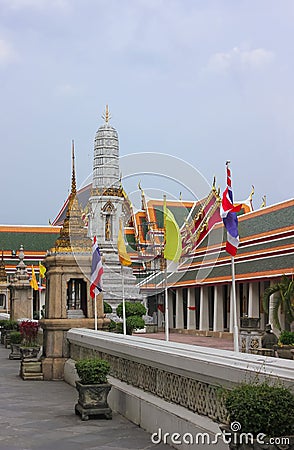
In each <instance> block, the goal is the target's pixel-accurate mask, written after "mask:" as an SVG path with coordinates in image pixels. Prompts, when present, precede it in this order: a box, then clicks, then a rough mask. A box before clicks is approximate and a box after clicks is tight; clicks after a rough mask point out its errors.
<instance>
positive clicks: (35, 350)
mask: <svg viewBox="0 0 294 450" xmlns="http://www.w3.org/2000/svg"><path fill="white" fill-rule="evenodd" d="M40 348H41V346H40V345H38V346H35V347H24V346H20V348H19V349H20V354H21V359H36V358H37V357H38V354H39V351H40Z"/></svg>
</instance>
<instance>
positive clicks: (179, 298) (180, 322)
mask: <svg viewBox="0 0 294 450" xmlns="http://www.w3.org/2000/svg"><path fill="white" fill-rule="evenodd" d="M176 328H177V329H183V328H184V310H183V291H182V289H177V290H176Z"/></svg>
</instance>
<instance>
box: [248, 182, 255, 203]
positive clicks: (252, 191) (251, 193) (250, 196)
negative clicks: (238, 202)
mask: <svg viewBox="0 0 294 450" xmlns="http://www.w3.org/2000/svg"><path fill="white" fill-rule="evenodd" d="M254 192H255V191H254V186H253V185H252V189H251V192H250V195H249V200H250V201H251V200H252V197H253V195H254Z"/></svg>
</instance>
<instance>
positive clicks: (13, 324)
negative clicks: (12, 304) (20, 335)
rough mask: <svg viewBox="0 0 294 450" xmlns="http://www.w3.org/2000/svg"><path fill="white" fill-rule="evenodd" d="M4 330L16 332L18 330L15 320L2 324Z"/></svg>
mask: <svg viewBox="0 0 294 450" xmlns="http://www.w3.org/2000/svg"><path fill="white" fill-rule="evenodd" d="M4 329H5V330H16V331H18V329H19V326H18V322H17V321H16V320H7V321H6V323H5V324H4Z"/></svg>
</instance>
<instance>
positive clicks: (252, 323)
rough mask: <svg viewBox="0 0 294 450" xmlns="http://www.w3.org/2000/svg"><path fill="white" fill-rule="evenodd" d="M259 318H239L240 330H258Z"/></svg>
mask: <svg viewBox="0 0 294 450" xmlns="http://www.w3.org/2000/svg"><path fill="white" fill-rule="evenodd" d="M259 322H260V318H259V317H241V318H240V325H241V328H245V329H248V328H249V329H255V330H256V329H258V328H259Z"/></svg>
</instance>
